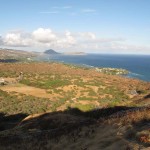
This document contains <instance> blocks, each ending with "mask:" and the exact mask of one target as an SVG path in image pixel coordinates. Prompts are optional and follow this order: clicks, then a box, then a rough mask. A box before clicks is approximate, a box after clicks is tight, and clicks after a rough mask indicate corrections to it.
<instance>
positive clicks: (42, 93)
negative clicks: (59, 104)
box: [0, 84, 56, 99]
mask: <svg viewBox="0 0 150 150" xmlns="http://www.w3.org/2000/svg"><path fill="white" fill-rule="evenodd" d="M0 89H1V90H3V91H7V92H17V93H21V94H26V95H31V96H35V97H40V98H49V99H53V97H54V96H56V95H55V94H54V95H52V94H48V93H47V92H46V90H44V89H40V88H35V87H31V86H27V85H23V84H15V85H7V86H2V87H0Z"/></svg>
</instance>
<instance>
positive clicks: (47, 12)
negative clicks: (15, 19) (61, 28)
mask: <svg viewBox="0 0 150 150" xmlns="http://www.w3.org/2000/svg"><path fill="white" fill-rule="evenodd" d="M58 13H59V11H42V12H40V14H58Z"/></svg>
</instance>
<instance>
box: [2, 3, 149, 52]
mask: <svg viewBox="0 0 150 150" xmlns="http://www.w3.org/2000/svg"><path fill="white" fill-rule="evenodd" d="M0 2H1V4H0V22H1V25H0V47H8V48H16V49H26V50H37V51H43V50H45V49H48V48H53V49H56V50H59V51H65V52H69V51H85V52H95V53H125V54H128V53H135V54H150V42H149V41H150V1H149V0H74V1H73V0H72V1H70V0H55V1H54V0H0Z"/></svg>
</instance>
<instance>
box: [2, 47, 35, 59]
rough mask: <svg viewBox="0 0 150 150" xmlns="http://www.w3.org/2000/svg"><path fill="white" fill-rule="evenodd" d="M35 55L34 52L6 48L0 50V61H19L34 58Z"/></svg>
mask: <svg viewBox="0 0 150 150" xmlns="http://www.w3.org/2000/svg"><path fill="white" fill-rule="evenodd" d="M36 56H37V54H36V53H34V52H27V51H23V50H14V49H7V48H0V59H1V60H6V59H13V60H21V59H27V58H32V57H36Z"/></svg>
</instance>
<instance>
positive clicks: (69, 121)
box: [0, 106, 150, 149]
mask: <svg viewBox="0 0 150 150" xmlns="http://www.w3.org/2000/svg"><path fill="white" fill-rule="evenodd" d="M147 108H148V109H147ZM147 108H146V109H147V110H148V111H147V113H148V112H149V110H150V107H147ZM137 109H139V110H138V111H143V110H145V107H142V108H140V107H139V108H138V107H125V106H116V107H111V108H102V109H95V110H91V111H87V112H83V111H81V110H79V109H78V108H68V109H66V110H64V111H57V112H49V113H44V114H41V115H33V116H29V117H28V118H26V116H27V114H16V115H10V116H6V115H5V114H3V113H1V114H0V130H1V131H3V130H8V129H10V130H8V131H9V132H8V131H7V132H6V133H2V132H1V133H2V135H0V148H1V147H2V148H4V149H5V148H6V147H8V148H9V147H11V148H12V149H13V147H14V149H16V147H17V146H20V147H19V148H20V149H22V148H24V149H25V148H26V146H27V143H30V144H31V145H32V146H35V145H37V147H38V146H39V145H38V144H39V143H46V142H48V141H50V139H55V140H56V143H57V142H58V141H59V139H60V138H61V136H62V135H67V136H69V137H70V138H72V139H73V140H74V141H76V140H77V138H80V134H79V133H82V131H85V132H84V133H85V135H84V136H85V137H87V136H89V135H90V134H93V133H94V132H96V130H95V128H96V126H99V125H101V124H100V123H101V121H100V120H101V119H102V120H103V119H104V120H105V119H108V118H112V117H114V118H115V117H116V116H117V117H118V114H123V115H129V114H128V112H132V111H133V112H134V111H136V110H137ZM116 114H117V115H116ZM119 117H120V118H121V116H119ZM119 117H118V118H117V119H118V120H119ZM25 118H26V119H25ZM128 118H129V117H128ZM131 119H132V118H131ZM149 123H150V120H143V119H139V120H138V122H136V123H135V124H133V125H132V128H131V130H130V129H129V130H128V129H127V132H125V134H126V133H127V134H126V135H123V136H124V137H125V138H126V139H127V140H129V141H132V140H134V141H135V140H136V141H137V143H140V142H139V139H136V133H137V132H140V131H142V130H144V129H147V128H148V127H149ZM105 125H106V126H107V124H105ZM112 125H113V124H112ZM145 125H146V126H145ZM143 126H144V127H146V128H143ZM14 127H15V130H11V129H12V128H14ZM83 127H85V128H86V129H84V128H83ZM109 128H110V126H108V129H109ZM15 131H17V132H15ZM117 131H118V130H117V129H116V132H117ZM135 131H136V132H135ZM114 136H116V135H114ZM33 139H34V140H33ZM21 142H22V143H23V144H22V145H21V144H20V145H17V143H21ZM8 143H9V144H8ZM35 143H36V144H35ZM25 145H26V146H25ZM141 145H143V146H145V147H148V146H149V145H148V144H147V143H142V142H141ZM24 146H25V147H24ZM27 147H28V146H27ZM42 147H43V144H42ZM17 148H18V147H17ZM35 148H36V147H35Z"/></svg>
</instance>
